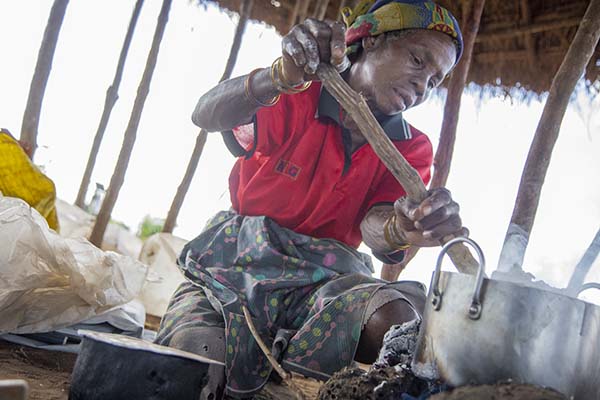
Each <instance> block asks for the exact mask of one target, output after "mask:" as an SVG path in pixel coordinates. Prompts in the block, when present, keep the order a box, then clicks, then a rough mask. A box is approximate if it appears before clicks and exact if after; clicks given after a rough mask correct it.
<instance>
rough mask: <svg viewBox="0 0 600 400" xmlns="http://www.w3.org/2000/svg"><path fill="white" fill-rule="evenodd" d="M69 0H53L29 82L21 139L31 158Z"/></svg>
mask: <svg viewBox="0 0 600 400" xmlns="http://www.w3.org/2000/svg"><path fill="white" fill-rule="evenodd" d="M68 5H69V0H54V3H53V4H52V9H51V10H50V16H49V17H48V23H47V24H46V30H45V31H44V37H43V39H42V44H41V46H40V50H39V52H38V58H37V62H36V65H35V70H34V72H33V78H32V79H31V86H29V96H28V97H27V106H26V107H25V112H24V113H23V122H22V124H21V136H20V140H19V141H20V143H21V146H23V149H24V150H25V152H26V153H27V155H28V156H29V158H30V159H32V160H33V156H34V154H35V151H36V149H37V136H38V126H39V124H40V114H41V112H42V102H43V100H44V94H45V92H46V85H47V84H48V78H49V77H50V71H51V70H52V60H53V59H54V51H55V50H56V43H57V42H58V34H59V33H60V28H61V26H62V23H63V20H64V18H65V13H66V12H67V6H68ZM9 36H10V33H8V32H4V39H3V40H10V39H9Z"/></svg>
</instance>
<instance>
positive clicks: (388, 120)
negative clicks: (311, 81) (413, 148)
mask: <svg viewBox="0 0 600 400" xmlns="http://www.w3.org/2000/svg"><path fill="white" fill-rule="evenodd" d="M320 117H328V118H331V119H332V120H334V121H335V122H336V123H337V124H338V125H342V124H341V121H340V104H339V103H338V102H337V100H336V99H335V98H334V97H333V96H332V95H331V93H329V92H328V91H327V89H325V87H324V86H321V94H320V96H319V106H318V107H317V112H316V113H315V118H320ZM377 121H378V122H379V124H381V127H382V128H383V131H384V132H385V134H386V135H387V136H388V137H389V138H390V139H391V140H408V139H412V133H411V131H410V128H409V126H408V123H407V122H406V121H405V120H404V118H403V117H402V114H401V113H400V114H396V115H392V116H386V117H384V118H378V119H377Z"/></svg>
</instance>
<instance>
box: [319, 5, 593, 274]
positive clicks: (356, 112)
mask: <svg viewBox="0 0 600 400" xmlns="http://www.w3.org/2000/svg"><path fill="white" fill-rule="evenodd" d="M599 1H600V0H599ZM317 75H318V76H319V78H320V79H321V81H322V82H323V85H324V86H325V87H326V88H327V91H329V93H331V95H332V96H333V97H334V98H335V99H336V100H337V101H338V102H339V103H340V104H341V105H342V107H344V109H345V110H346V112H347V113H348V114H349V115H350V116H351V117H352V119H353V120H354V122H356V125H357V126H358V127H359V129H360V131H361V132H362V134H363V136H364V137H365V139H366V140H367V142H369V144H370V145H371V148H372V149H373V151H374V152H375V154H377V156H378V157H379V159H380V160H381V162H383V164H384V165H385V166H386V168H387V169H388V170H389V171H390V172H391V173H392V175H393V176H394V177H395V178H396V179H397V180H398V182H399V183H400V184H401V185H402V187H403V188H404V190H405V191H406V194H407V195H408V197H409V198H410V199H411V200H413V201H416V202H421V201H422V200H423V199H424V198H425V197H426V196H427V189H426V188H425V184H424V183H423V181H422V180H421V177H420V176H419V174H418V173H417V171H415V169H414V168H413V167H412V166H411V165H410V164H409V163H408V161H406V159H405V158H404V157H403V156H402V154H400V152H399V151H398V149H397V148H396V146H394V144H393V143H392V141H391V140H390V138H388V137H387V135H386V134H385V132H384V131H383V128H381V125H379V123H378V122H377V120H376V119H375V117H374V116H373V113H372V112H371V109H370V108H369V106H368V105H367V102H366V100H365V99H364V97H363V96H362V95H360V94H358V93H356V92H355V91H354V90H353V89H352V88H351V87H350V86H349V85H348V84H347V83H346V82H345V81H344V80H343V79H342V77H341V76H340V74H339V73H338V72H337V71H336V69H335V68H334V67H332V66H331V65H329V64H321V65H320V66H319V68H318V70H317ZM448 254H449V256H450V258H451V259H452V261H453V262H454V265H455V266H456V268H457V269H458V270H459V271H460V272H463V273H468V274H471V275H474V274H475V273H476V272H477V269H478V263H477V261H476V260H475V259H474V258H473V256H472V255H471V253H470V252H469V250H468V249H467V248H466V246H464V245H462V244H457V245H455V246H452V247H451V248H450V251H449V252H448Z"/></svg>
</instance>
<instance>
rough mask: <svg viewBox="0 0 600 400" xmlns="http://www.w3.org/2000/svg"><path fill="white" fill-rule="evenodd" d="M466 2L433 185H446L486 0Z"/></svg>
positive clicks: (435, 162)
mask: <svg viewBox="0 0 600 400" xmlns="http://www.w3.org/2000/svg"><path fill="white" fill-rule="evenodd" d="M468 4H469V9H468V10H466V11H465V12H464V13H465V17H464V18H465V20H464V23H463V26H464V27H465V28H464V29H463V42H464V50H463V55H462V58H461V59H460V61H459V63H458V65H457V66H456V68H455V69H454V71H453V72H452V76H451V77H450V81H449V82H448V95H447V96H446V103H445V104H444V118H443V120H442V130H441V132H440V141H439V143H438V147H437V151H436V153H435V158H434V162H433V165H434V172H433V178H432V179H431V184H430V187H432V188H436V187H443V186H446V182H447V180H448V175H450V165H451V164H452V155H453V153H454V143H455V142H456V129H457V127H458V117H459V114H460V104H461V99H462V94H463V92H464V91H465V85H466V84H467V76H468V75H469V69H470V68H471V58H472V55H473V45H474V44H475V38H476V37H477V31H478V30H479V22H480V21H481V14H482V13H483V6H484V5H485V0H475V1H470V2H468ZM465 7H466V5H465Z"/></svg>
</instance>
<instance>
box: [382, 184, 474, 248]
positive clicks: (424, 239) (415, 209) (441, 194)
mask: <svg viewBox="0 0 600 400" xmlns="http://www.w3.org/2000/svg"><path fill="white" fill-rule="evenodd" d="M427 193H428V196H427V197H426V198H425V199H424V200H423V201H422V202H421V203H415V202H413V201H411V200H409V199H408V198H407V197H402V198H400V199H398V200H397V201H396V202H395V203H394V211H395V212H396V229H397V232H398V233H399V234H400V235H401V236H403V238H402V240H404V241H406V243H407V244H411V245H415V246H419V247H432V246H438V245H439V244H440V240H442V239H444V238H446V237H448V239H450V238H452V237H457V236H468V235H469V230H468V229H467V228H464V227H463V226H462V221H461V219H460V216H459V214H458V212H459V210H460V207H459V206H458V203H456V202H455V201H454V200H453V199H452V196H451V195H450V191H449V190H448V189H446V188H436V189H431V190H429V191H428V192H427Z"/></svg>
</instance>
